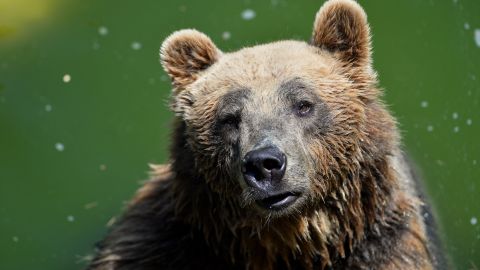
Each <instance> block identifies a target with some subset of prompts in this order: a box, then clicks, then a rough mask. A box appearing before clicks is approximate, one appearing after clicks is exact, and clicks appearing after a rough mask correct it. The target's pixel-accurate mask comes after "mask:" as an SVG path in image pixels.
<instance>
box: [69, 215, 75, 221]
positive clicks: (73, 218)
mask: <svg viewBox="0 0 480 270" xmlns="http://www.w3.org/2000/svg"><path fill="white" fill-rule="evenodd" d="M67 221H68V222H74V221H75V217H74V216H72V215H69V216H67Z"/></svg>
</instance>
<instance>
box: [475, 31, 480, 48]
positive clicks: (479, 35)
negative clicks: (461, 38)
mask: <svg viewBox="0 0 480 270" xmlns="http://www.w3.org/2000/svg"><path fill="white" fill-rule="evenodd" d="M474 37H475V43H476V44H477V47H480V29H475V32H474Z"/></svg>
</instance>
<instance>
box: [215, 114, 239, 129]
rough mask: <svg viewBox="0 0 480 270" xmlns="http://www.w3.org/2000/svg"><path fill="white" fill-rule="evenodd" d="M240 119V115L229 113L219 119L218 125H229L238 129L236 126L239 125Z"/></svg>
mask: <svg viewBox="0 0 480 270" xmlns="http://www.w3.org/2000/svg"><path fill="white" fill-rule="evenodd" d="M240 121H241V118H240V115H238V114H229V115H226V116H224V117H223V118H222V119H221V120H220V125H221V126H222V127H231V128H235V129H238V126H239V124H240Z"/></svg>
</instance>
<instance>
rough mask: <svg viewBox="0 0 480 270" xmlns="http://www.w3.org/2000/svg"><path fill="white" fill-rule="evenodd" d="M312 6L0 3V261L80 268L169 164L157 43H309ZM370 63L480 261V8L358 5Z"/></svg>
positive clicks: (1, 264)
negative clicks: (159, 166)
mask: <svg viewBox="0 0 480 270" xmlns="http://www.w3.org/2000/svg"><path fill="white" fill-rule="evenodd" d="M322 2H323V1H321V0H318V1H313V0H304V1H298V0H297V1H293V0H289V1H286V0H271V1H253V0H245V1H233V0H229V1H222V2H220V1H194V0H189V1H158V0H149V1H146V0H145V1H115V0H98V1H79V0H77V1H61V0H38V1H36V0H0V269H54V270H55V269H81V268H83V267H84V262H82V261H83V259H84V258H85V256H87V255H88V254H90V253H91V251H92V250H93V244H94V243H95V242H96V241H98V240H99V239H101V237H102V235H104V233H105V232H106V224H107V223H109V221H110V222H111V218H112V217H113V216H115V215H118V214H119V213H120V212H121V209H122V207H123V203H124V202H125V201H126V200H128V199H129V198H130V197H131V195H132V194H133V192H134V191H135V190H136V189H137V188H138V186H139V181H140V180H142V179H145V178H147V174H146V172H147V171H148V167H147V164H148V163H161V162H165V161H166V160H167V158H168V143H169V133H170V122H171V119H172V116H173V115H172V113H171V112H169V111H168V110H167V102H168V97H169V92H170V85H169V81H168V78H167V77H166V75H165V74H164V73H163V71H162V70H161V67H160V65H159V63H158V62H159V61H158V58H159V57H158V48H159V46H160V44H161V42H162V40H163V39H164V38H165V37H166V36H167V35H168V34H169V33H171V32H172V31H174V30H178V29H181V28H196V29H199V30H201V31H203V32H205V33H207V34H208V35H209V36H210V37H211V38H212V39H213V40H214V41H215V42H216V43H217V45H218V46H219V48H221V49H222V50H224V51H231V50H236V49H239V48H241V47H243V46H249V45H254V44H258V43H264V42H269V41H274V40H278V39H301V40H308V39H309V37H310V33H311V28H312V24H313V19H314V15H315V13H316V11H317V10H318V8H319V7H320V5H321V4H322ZM360 3H361V4H362V5H363V6H364V7H365V9H366V11H367V13H368V16H369V21H370V23H371V27H372V32H373V45H374V64H375V68H376V69H377V70H378V73H379V77H380V81H381V86H382V87H383V88H385V89H386V90H385V93H386V100H387V103H388V104H389V105H390V107H391V109H392V111H393V112H394V114H395V116H396V117H397V118H398V120H399V122H400V125H401V129H402V132H403V135H404V142H405V145H406V149H407V150H408V151H409V152H410V153H411V154H412V156H413V158H414V159H415V160H416V161H417V163H418V165H419V167H420V168H421V170H422V173H423V175H424V178H425V181H426V185H427V187H428V189H429V192H430V194H431V197H432V200H433V201H434V203H435V206H436V208H437V209H438V212H439V217H440V223H441V225H442V228H443V232H444V236H445V239H446V241H445V245H446V247H447V250H448V253H449V254H450V256H451V257H452V260H453V262H454V264H455V265H456V267H457V268H458V269H479V267H480V199H479V195H480V192H479V189H480V183H479V176H480V170H479V168H480V164H479V163H480V143H479V140H480V136H479V135H480V132H479V131H480V105H479V100H480V2H479V1H477V0H469V1H462V0H454V1H448V0H442V1H439V0H430V1H428V0H422V1H419V0H404V1H366V0H363V1H360Z"/></svg>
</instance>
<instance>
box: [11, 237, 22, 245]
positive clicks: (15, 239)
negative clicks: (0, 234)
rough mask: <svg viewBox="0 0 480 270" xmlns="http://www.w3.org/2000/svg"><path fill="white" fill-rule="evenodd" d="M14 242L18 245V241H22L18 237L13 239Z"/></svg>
mask: <svg viewBox="0 0 480 270" xmlns="http://www.w3.org/2000/svg"><path fill="white" fill-rule="evenodd" d="M12 240H13V242H15V243H18V240H20V239H18V236H14V237H12Z"/></svg>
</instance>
